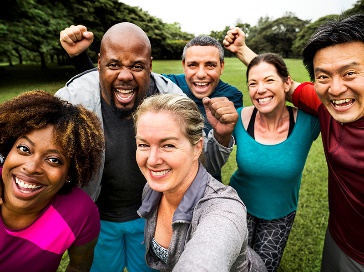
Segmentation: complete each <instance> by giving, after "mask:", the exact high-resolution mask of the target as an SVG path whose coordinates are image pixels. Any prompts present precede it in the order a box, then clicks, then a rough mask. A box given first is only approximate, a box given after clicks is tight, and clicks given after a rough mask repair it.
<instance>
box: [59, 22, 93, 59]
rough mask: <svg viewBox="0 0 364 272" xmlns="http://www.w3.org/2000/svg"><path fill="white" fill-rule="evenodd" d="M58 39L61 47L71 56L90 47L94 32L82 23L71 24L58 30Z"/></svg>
mask: <svg viewBox="0 0 364 272" xmlns="http://www.w3.org/2000/svg"><path fill="white" fill-rule="evenodd" d="M59 40H60V42H61V45H62V47H63V49H64V50H65V51H66V52H67V54H68V55H69V56H70V57H71V58H73V57H76V56H78V55H80V54H81V53H82V52H84V51H85V50H86V49H87V48H89V47H90V45H91V43H92V42H93V40H94V34H93V33H92V32H90V31H87V28H86V27H85V26H83V25H77V26H74V25H71V26H70V27H67V28H65V29H64V30H62V31H61V32H60V34H59Z"/></svg>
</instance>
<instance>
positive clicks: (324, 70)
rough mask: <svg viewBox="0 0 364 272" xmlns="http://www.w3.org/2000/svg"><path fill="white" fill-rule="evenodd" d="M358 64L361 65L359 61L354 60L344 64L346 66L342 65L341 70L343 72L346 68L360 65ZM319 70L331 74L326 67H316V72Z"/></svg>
mask: <svg viewBox="0 0 364 272" xmlns="http://www.w3.org/2000/svg"><path fill="white" fill-rule="evenodd" d="M358 65H360V64H359V63H358V62H356V61H353V62H350V63H348V64H346V65H344V66H341V67H340V68H339V71H340V72H342V71H345V70H347V69H349V68H351V67H353V66H358ZM317 72H324V73H327V74H330V73H329V72H328V71H327V70H326V69H323V68H321V67H317V68H315V73H317Z"/></svg>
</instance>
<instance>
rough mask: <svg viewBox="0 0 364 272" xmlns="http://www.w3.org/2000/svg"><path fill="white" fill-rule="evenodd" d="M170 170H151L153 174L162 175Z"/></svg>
mask: <svg viewBox="0 0 364 272" xmlns="http://www.w3.org/2000/svg"><path fill="white" fill-rule="evenodd" d="M169 171H170V170H163V171H158V172H155V171H151V172H152V174H153V176H163V175H165V174H167V173H168V172H169Z"/></svg>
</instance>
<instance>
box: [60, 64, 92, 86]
mask: <svg viewBox="0 0 364 272" xmlns="http://www.w3.org/2000/svg"><path fill="white" fill-rule="evenodd" d="M85 82H88V83H89V84H93V83H96V82H97V83H99V72H98V70H97V68H92V69H90V70H87V71H85V72H82V73H80V74H78V75H76V76H74V77H73V78H71V79H70V80H69V81H67V83H66V86H73V85H74V84H79V83H85Z"/></svg>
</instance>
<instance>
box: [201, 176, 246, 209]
mask: <svg viewBox="0 0 364 272" xmlns="http://www.w3.org/2000/svg"><path fill="white" fill-rule="evenodd" d="M220 200H222V201H223V202H224V203H226V206H227V207H229V206H230V207H231V208H232V206H231V204H232V203H234V204H235V205H236V206H237V207H240V208H241V207H243V208H244V209H245V205H244V203H243V202H242V200H241V199H240V197H239V195H238V194H237V192H236V191H235V189H234V188H232V187H231V186H229V185H225V184H223V183H221V182H220V181H218V180H216V179H215V178H214V177H212V176H211V175H210V174H209V181H208V183H207V186H206V190H205V194H204V196H203V198H202V199H201V202H204V201H220ZM233 206H234V205H233Z"/></svg>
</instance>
